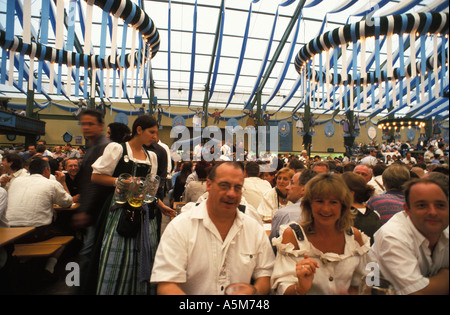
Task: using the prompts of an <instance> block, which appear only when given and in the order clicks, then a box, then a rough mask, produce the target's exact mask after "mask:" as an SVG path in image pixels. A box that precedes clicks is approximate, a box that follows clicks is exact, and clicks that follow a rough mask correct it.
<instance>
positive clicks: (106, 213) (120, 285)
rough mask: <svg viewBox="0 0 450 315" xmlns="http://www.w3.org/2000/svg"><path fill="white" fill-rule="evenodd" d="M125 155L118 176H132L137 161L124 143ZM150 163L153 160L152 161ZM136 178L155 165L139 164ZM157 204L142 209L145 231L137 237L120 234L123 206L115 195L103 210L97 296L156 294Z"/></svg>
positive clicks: (116, 174)
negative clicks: (130, 157)
mask: <svg viewBox="0 0 450 315" xmlns="http://www.w3.org/2000/svg"><path fill="white" fill-rule="evenodd" d="M123 149H124V150H123V155H122V158H121V159H120V161H119V163H118V164H117V166H116V168H115V170H114V174H113V176H114V177H117V176H119V175H120V174H122V173H130V174H132V172H133V171H132V170H133V164H134V162H133V161H129V160H128V159H126V158H124V157H125V155H127V149H126V145H125V144H123ZM149 160H150V158H149ZM139 166H140V167H138V168H137V171H136V176H142V177H145V176H146V175H147V174H148V173H149V172H150V170H151V167H152V166H151V165H146V164H139ZM156 204H157V203H156V201H154V202H153V203H151V204H147V205H146V204H144V205H143V206H142V207H141V210H142V211H143V213H144V215H143V217H142V223H141V229H140V231H139V232H138V234H137V236H136V237H124V236H122V235H120V234H119V233H118V232H117V230H116V229H117V224H118V222H119V218H120V215H121V212H122V207H121V206H120V205H117V204H115V202H114V201H113V198H112V195H111V196H110V198H108V200H107V201H106V202H105V205H104V207H103V209H102V216H101V217H102V218H103V221H104V223H105V224H104V225H103V229H102V230H103V237H102V244H101V251H100V256H99V266H98V278H97V290H96V294H99V295H147V294H156V285H155V284H150V276H151V272H152V268H153V261H154V258H155V254H156V249H157V247H158V235H157V223H156V218H155V211H156Z"/></svg>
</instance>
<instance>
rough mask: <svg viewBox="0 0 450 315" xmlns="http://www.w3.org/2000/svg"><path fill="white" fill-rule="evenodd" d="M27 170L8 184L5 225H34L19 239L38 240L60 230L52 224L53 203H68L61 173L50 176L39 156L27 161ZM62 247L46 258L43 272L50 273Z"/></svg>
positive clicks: (46, 163) (46, 166)
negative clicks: (29, 231)
mask: <svg viewBox="0 0 450 315" xmlns="http://www.w3.org/2000/svg"><path fill="white" fill-rule="evenodd" d="M29 171H30V176H22V177H18V178H16V179H15V180H14V182H13V183H12V184H11V186H10V187H9V190H8V208H7V210H6V219H7V220H8V222H9V225H10V226H12V227H14V226H33V227H36V229H35V230H34V231H33V232H32V233H30V234H29V235H27V236H25V237H24V238H21V239H20V241H21V242H23V243H31V242H40V241H44V240H47V239H49V238H52V237H54V236H58V235H63V234H64V233H63V231H61V230H60V228H59V227H58V226H57V225H56V224H54V221H53V205H54V204H56V205H59V206H61V207H70V206H71V205H72V196H70V193H69V189H68V188H67V185H66V182H65V175H64V173H62V172H59V171H57V172H56V174H55V178H56V181H55V180H50V179H49V178H50V165H49V164H48V162H47V161H46V160H44V159H42V158H34V159H33V160H32V161H31V162H30V166H29ZM63 250H64V248H61V249H60V250H58V251H57V252H56V253H55V254H53V255H52V257H50V258H49V260H48V262H47V265H46V267H45V270H46V272H48V273H50V274H53V272H54V267H55V265H56V263H57V261H58V258H59V256H60V255H61V254H62V251H63Z"/></svg>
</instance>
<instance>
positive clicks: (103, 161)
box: [92, 142, 153, 176]
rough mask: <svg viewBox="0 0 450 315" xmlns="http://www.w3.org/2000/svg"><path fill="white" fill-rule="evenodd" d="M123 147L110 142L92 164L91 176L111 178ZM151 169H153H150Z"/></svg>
mask: <svg viewBox="0 0 450 315" xmlns="http://www.w3.org/2000/svg"><path fill="white" fill-rule="evenodd" d="M122 153H123V147H122V145H121V144H120V143H117V142H111V143H109V144H108V145H107V146H106V147H105V150H104V151H103V155H102V156H100V157H99V158H98V159H97V161H95V162H94V163H93V164H92V174H103V175H109V176H112V174H113V173H114V170H115V169H116V166H117V164H118V163H119V160H120V158H121V157H122ZM152 169H153V168H152Z"/></svg>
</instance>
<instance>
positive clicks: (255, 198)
mask: <svg viewBox="0 0 450 315" xmlns="http://www.w3.org/2000/svg"><path fill="white" fill-rule="evenodd" d="M244 174H245V175H246V177H245V179H244V192H243V193H242V196H243V197H244V198H245V200H247V202H248V203H249V204H251V205H252V206H253V207H254V208H255V209H258V206H259V203H260V202H261V199H262V198H263V195H264V193H266V192H267V191H269V190H271V189H272V185H270V183H269V182H268V181H266V180H264V179H262V178H260V177H259V174H260V173H259V164H258V163H256V162H253V161H251V162H248V163H247V164H246V165H245V173H244Z"/></svg>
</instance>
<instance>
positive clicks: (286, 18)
mask: <svg viewBox="0 0 450 315" xmlns="http://www.w3.org/2000/svg"><path fill="white" fill-rule="evenodd" d="M45 1H49V3H50V8H51V9H50V10H53V11H54V14H55V20H54V21H53V20H52V19H50V20H49V22H47V23H46V24H48V26H47V27H48V30H46V31H45V33H46V42H45V44H46V45H47V46H52V47H56V48H58V47H60V48H64V49H66V50H67V47H68V41H69V39H70V40H72V44H71V50H70V51H73V52H75V51H77V45H79V47H78V50H80V51H78V53H83V52H84V53H86V54H94V55H98V56H105V55H106V56H108V55H110V54H111V52H112V51H114V47H116V51H117V53H118V54H120V53H121V51H122V48H125V49H124V50H123V51H125V52H126V53H127V54H130V53H131V52H136V54H137V53H138V52H139V47H143V46H140V45H139V44H140V43H141V41H140V40H139V37H138V38H137V39H136V40H135V41H133V36H131V35H130V34H133V33H132V30H128V33H127V34H128V36H127V37H126V38H125V39H124V36H123V34H124V32H123V27H122V26H123V25H124V21H123V20H121V19H119V20H118V27H117V30H116V35H115V36H116V37H117V38H116V39H115V40H114V39H113V37H112V34H111V32H112V31H113V29H114V28H113V25H111V22H113V21H114V18H111V16H110V18H109V20H108V17H107V16H105V15H104V14H103V11H102V9H101V8H100V7H99V6H98V4H99V3H102V4H103V5H105V4H106V5H108V4H110V5H112V3H113V2H116V1H113V0H109V1H108V0H106V1H99V0H96V1H94V0H92V1H91V0H89V1H75V0H65V1H63V0H58V1H53V0H0V30H1V31H4V32H5V34H6V35H5V36H8V35H9V36H12V35H14V36H16V37H18V38H21V39H23V41H24V42H26V40H27V38H28V40H30V35H31V41H36V42H38V43H42V42H41V40H42V39H43V30H42V29H41V23H42V20H41V16H42V15H43V11H42V6H43V3H45ZM61 1H63V10H65V14H66V18H67V16H69V17H73V20H70V19H69V18H67V20H66V23H63V21H64V19H60V17H59V16H58V14H60V13H59V12H62V11H58V10H61V8H62V5H61ZM130 1H131V0H130ZM12 2H14V4H11V3H12ZM122 2H124V3H125V1H122ZM117 3H120V1H119V2H117ZM131 3H134V5H135V7H137V8H141V9H142V10H143V11H144V12H145V13H146V14H147V16H148V17H149V18H150V19H151V22H152V23H154V25H155V26H156V28H157V33H158V34H157V35H158V41H159V42H158V45H157V46H153V51H152V52H151V53H153V54H154V56H153V58H152V59H151V61H150V58H147V59H145V61H144V58H142V56H138V55H136V58H135V59H134V60H133V62H132V63H133V64H134V66H138V67H139V62H140V61H141V62H142V63H140V65H141V68H142V69H138V68H135V69H133V68H132V67H130V68H128V70H127V72H126V73H127V75H125V77H124V76H123V73H121V74H120V76H119V75H118V77H117V78H115V79H116V80H117V81H115V82H116V87H115V90H117V91H116V92H115V93H114V94H112V92H111V90H112V89H113V74H112V73H113V71H111V73H109V74H108V75H109V76H110V77H109V79H106V75H107V74H106V72H107V70H103V72H102V74H101V76H102V77H103V79H102V80H101V81H100V82H102V84H103V87H102V90H99V89H98V88H97V90H96V91H94V93H95V97H96V101H97V102H99V100H100V98H104V99H108V100H109V101H111V102H112V103H113V104H114V106H118V107H121V108H123V109H130V104H129V103H132V104H133V105H134V103H135V100H136V99H138V100H140V97H142V102H143V103H144V104H149V100H150V99H152V98H151V96H153V95H154V96H156V97H157V101H158V104H161V105H162V106H163V107H166V106H169V105H170V106H181V107H185V108H186V112H188V110H195V109H197V108H201V107H202V106H203V104H204V102H205V99H208V100H209V101H208V108H209V110H210V111H213V110H214V109H215V108H219V109H223V108H227V109H236V110H243V109H244V107H246V104H247V103H248V102H249V101H250V102H251V100H254V96H253V97H252V95H253V94H252V93H253V92H254V91H255V90H256V88H257V87H258V86H260V84H261V82H262V81H263V78H262V77H261V78H260V77H259V76H260V74H262V75H264V76H265V75H267V74H269V76H268V77H264V79H265V81H264V86H262V94H261V102H262V104H263V105H264V107H265V109H266V110H268V111H270V112H276V111H282V112H289V113H292V112H294V111H295V110H297V109H298V108H299V107H300V106H299V105H301V104H302V102H304V101H305V94H304V93H302V91H301V88H299V89H298V90H296V89H295V87H296V83H297V82H298V81H297V80H298V79H299V76H300V75H301V74H299V73H298V72H297V71H296V67H295V65H294V64H295V57H296V55H297V53H298V52H299V51H300V50H301V49H302V48H303V47H304V45H305V44H307V43H309V42H310V41H311V40H313V39H314V38H316V37H317V36H319V35H320V34H323V33H325V32H327V31H332V30H334V29H336V28H339V27H341V26H344V25H346V24H349V23H356V22H360V21H361V20H362V19H365V18H371V17H375V18H376V17H377V16H384V15H391V14H406V13H418V12H429V11H435V12H446V13H448V3H447V1H442V0H423V1H418V0H402V1H383V0H376V1H354V0H353V1H352V0H338V1H330V0H324V1H320V0H308V1H302V0H296V1H295V0H291V1H286V0H284V1H283V0H259V1H258V0H253V1H251V0H223V1H221V0H183V1H168V0H143V1H138V0H132V1H131ZM95 4H97V5H95ZM222 5H223V6H224V10H222ZM89 6H91V10H92V15H91V19H92V20H89V19H90V15H89V9H88V7H89ZM18 8H22V9H21V10H22V11H23V18H22V17H21V16H19V14H18V13H17V12H18V10H19V9H18ZM300 8H301V11H300V15H299V18H298V19H295V18H294V19H293V15H294V14H295V12H296V11H298V10H299V9H300ZM8 10H13V11H14V12H15V17H14V21H12V19H11V18H9V19H8V12H11V11H8ZM27 10H30V12H28V13H29V15H30V16H31V19H29V21H30V23H29V25H28V26H27V23H26V22H25V20H26V19H27V15H26V13H27ZM73 10H75V12H76V14H74V15H72V14H71V13H75V12H74V11H73ZM124 10H129V12H132V13H134V12H136V9H134V6H133V7H126V9H124ZM127 12H128V11H127ZM130 14H131V13H130ZM50 16H51V14H50ZM139 18H142V21H143V19H144V15H139ZM136 19H138V17H137V18H136ZM71 21H74V23H73V24H71ZM105 21H106V24H105ZM146 21H147V20H146ZM222 21H223V24H221V22H222ZM128 22H130V21H128ZM8 23H9V26H10V25H11V23H13V25H14V27H13V33H12V34H11V31H9V32H10V33H9V34H8V29H7V28H8ZM52 23H54V24H55V25H56V26H58V25H59V27H61V26H60V25H63V31H61V30H60V29H58V28H55V25H52ZM58 23H59V24H58ZM61 23H63V24H61ZM275 23H276V24H275ZM71 25H73V26H74V30H73V37H72V36H69V34H70V33H69V29H70V26H71ZM102 25H103V26H102ZM105 25H106V28H105ZM130 25H131V24H130ZM289 25H291V26H292V30H291V31H290V32H286V29H287V28H288V27H289ZM297 26H298V27H297ZM87 29H90V30H89V32H90V35H91V36H89V37H87V35H86V34H87V33H86V30H87ZM128 29H131V27H128ZM102 30H103V31H102ZM272 31H273V35H272ZM102 32H103V33H105V32H106V34H102ZM58 33H59V34H58ZM27 34H28V35H27ZM61 34H62V35H61ZM447 34H448V30H447ZM105 35H106V36H105ZM88 38H89V39H88ZM283 38H284V39H286V40H283ZM36 39H37V40H36ZM271 39H272V42H271V41H270V40H271ZM87 40H88V41H89V42H86V41H87ZM293 40H294V41H295V42H294V43H293ZM270 42H271V43H272V45H271V47H270V51H269V53H268V55H267V56H268V57H267V60H265V56H266V51H267V47H268V45H269V43H270ZM418 42H419V41H418ZM86 45H87V46H89V47H88V48H90V49H88V50H87V49H86ZM445 45H446V47H447V48H446V51H447V57H448V39H447V40H446V44H445ZM348 46H349V49H350V47H351V44H349V45H348ZM281 47H282V49H281ZM397 48H398V47H396V46H395V44H394V47H391V48H390V49H391V51H394V52H395V51H396V49H397ZM426 49H427V52H428V54H431V52H430V49H431V48H430V47H429V45H427V48H426ZM277 50H279V51H278V56H277V57H274V56H275V53H276V52H277ZM366 50H367V57H369V55H370V54H371V53H372V52H374V51H375V50H376V47H374V46H372V44H371V42H369V41H367V46H366ZM193 51H194V52H195V54H193V53H192V52H193ZM443 51H444V55H445V50H443ZM141 52H142V53H143V54H146V53H147V52H146V51H145V50H141ZM405 53H406V50H405ZM379 54H380V56H381V59H382V62H383V61H385V60H386V57H387V55H388V54H389V52H388V51H387V48H386V47H384V46H383V47H382V48H381V50H380V51H379ZM8 55H9V53H8V52H7V51H6V50H5V49H0V58H1V61H2V63H4V64H5V66H3V67H2V68H1V71H3V72H5V71H7V74H6V76H5V78H4V80H5V81H3V82H0V98H13V99H25V98H26V89H27V88H26V87H27V82H26V81H25V80H26V79H27V77H28V75H27V73H26V72H25V75H23V74H21V71H24V69H25V70H27V69H29V68H30V67H33V68H32V69H34V72H35V73H36V72H37V70H38V69H39V68H38V66H37V61H35V62H34V66H33V65H30V57H29V55H26V54H25V55H21V54H20V53H16V58H17V64H16V67H14V69H13V70H12V71H13V72H12V71H11V70H10V69H9V68H8V66H9V64H10V63H9V58H8V57H9V56H11V55H9V56H8ZM349 56H350V54H348V56H347V58H349ZM139 57H141V58H139ZM119 58H120V56H119V57H118V62H120V59H119ZM6 59H8V60H6ZM264 61H266V63H265V67H264V68H263V69H262V65H263V64H264ZM20 62H23V63H24V66H20ZM130 62H131V59H130ZM147 64H148V66H147ZM269 65H272V66H273V68H271V71H270V73H268V70H267V69H268V67H269ZM341 66H342V65H340V67H341ZM315 67H316V68H317V67H318V65H317V64H316V65H315ZM71 69H73V74H74V75H75V68H71ZM261 69H262V71H261ZM147 70H148V72H147ZM84 71H85V69H84V68H82V67H81V68H80V71H79V72H78V75H79V76H82V79H81V80H80V82H78V84H80V86H81V89H83V84H84V83H86V85H88V84H89V82H88V81H83V80H85V78H84V77H85V76H86V77H87V76H88V73H87V72H86V75H85V74H84ZM96 71H97V73H98V75H97V80H100V79H98V78H99V77H100V72H98V71H100V70H96ZM139 71H141V74H140V76H139ZM339 71H340V70H339ZM358 71H359V70H358ZM67 73H68V71H67V69H66V68H65V67H62V70H59V69H58V64H55V65H54V74H53V76H52V77H51V78H52V79H53V80H59V79H60V80H61V81H62V82H63V83H64V84H62V89H63V90H64V88H66V90H65V91H66V92H67V85H68V84H70V85H71V89H70V93H69V94H67V93H66V94H65V95H64V94H63V93H61V92H60V89H59V88H58V87H57V86H53V87H51V85H50V84H49V83H50V78H49V76H48V75H42V87H41V90H42V91H41V92H40V93H36V94H35V99H36V102H37V103H42V102H45V101H49V100H51V101H52V102H55V103H58V102H62V101H67V100H70V101H71V102H73V103H76V102H77V101H78V100H79V99H80V98H85V96H86V94H85V93H84V92H83V91H81V90H80V91H79V94H78V95H75V94H74V93H75V90H76V89H77V86H76V84H77V82H75V81H76V79H75V77H72V78H69V79H68V76H67ZM8 74H9V75H10V74H13V81H14V84H12V83H13V82H12V81H11V80H10V79H6V77H8V78H9V76H8ZM58 75H60V77H58ZM35 76H36V74H35ZM119 77H120V78H119ZM258 79H259V81H258ZM20 80H23V83H22V84H19V83H20V82H19V81H20ZM120 80H126V81H125V82H124V84H125V85H126V86H127V87H128V92H127V96H128V98H126V97H124V95H123V94H121V93H120V92H119V91H118V90H120V83H121V82H122V81H120ZM442 80H443V81H444V82H446V83H444V84H443V85H442V86H443V87H444V89H446V91H447V95H448V71H447V76H446V77H444V78H443V79H442ZM107 82H109V84H108V87H106V84H107ZM150 83H152V84H150ZM86 85H85V86H86ZM139 85H141V86H140V88H142V89H138V88H137V87H138V86H139ZM233 91H234V93H233V94H232V95H230V93H232V92H233ZM292 91H295V93H293V94H291V97H290V98H289V101H288V102H286V98H287V97H289V95H290V93H291V92H292ZM38 92H39V90H38ZM89 92H91V91H89ZM99 93H102V95H103V97H101V96H100V94H99ZM106 93H108V94H106ZM135 97H138V98H135ZM272 97H273V98H272ZM405 97H406V95H405ZM271 98H272V99H271ZM269 99H271V100H270V102H268V100H269ZM414 105H415V103H414V102H413V103H412V104H411V105H410V106H407V107H406V108H404V109H400V110H398V111H397V112H396V114H405V113H408V111H409V110H410V108H413V107H414ZM301 110H302V109H300V111H301ZM312 110H313V112H318V113H323V112H326V110H325V109H324V108H320V107H317V108H313V109H312ZM355 110H358V111H360V112H361V114H363V115H365V114H367V115H370V114H372V113H373V112H374V109H373V108H358V109H356V108H355ZM380 113H384V114H386V113H387V111H386V110H384V112H380ZM440 114H441V115H444V116H445V117H448V110H447V111H444V112H442V111H441V112H440Z"/></svg>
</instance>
